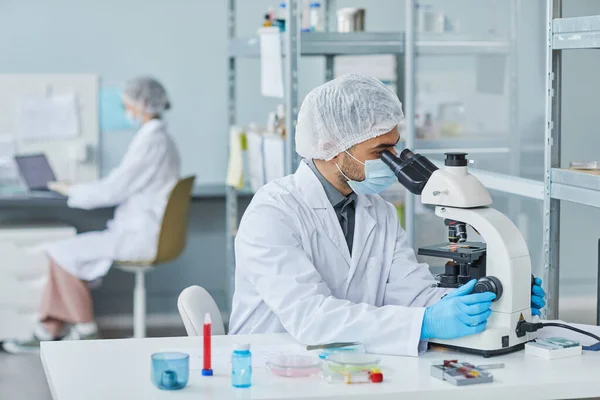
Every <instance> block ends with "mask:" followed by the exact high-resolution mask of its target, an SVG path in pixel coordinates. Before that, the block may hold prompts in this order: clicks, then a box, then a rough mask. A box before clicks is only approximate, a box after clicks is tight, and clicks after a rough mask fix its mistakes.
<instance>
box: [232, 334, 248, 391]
mask: <svg viewBox="0 0 600 400" xmlns="http://www.w3.org/2000/svg"><path fill="white" fill-rule="evenodd" d="M231 384H232V385H233V387H236V388H248V387H250V386H251V385H252V354H251V353H250V345H249V344H238V345H236V346H235V350H234V351H233V354H232V355H231Z"/></svg>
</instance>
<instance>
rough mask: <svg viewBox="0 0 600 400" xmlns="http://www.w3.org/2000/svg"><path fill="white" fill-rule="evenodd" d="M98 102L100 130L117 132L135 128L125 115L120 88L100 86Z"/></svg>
mask: <svg viewBox="0 0 600 400" xmlns="http://www.w3.org/2000/svg"><path fill="white" fill-rule="evenodd" d="M99 103H100V113H99V117H100V131H101V132H119V131H130V130H135V127H134V126H133V125H132V124H131V122H129V120H128V119H127V117H126V116H125V109H124V108H123V100H122V89H121V88H118V87H103V88H101V89H100V96H99Z"/></svg>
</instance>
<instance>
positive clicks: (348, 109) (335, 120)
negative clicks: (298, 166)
mask: <svg viewBox="0 0 600 400" xmlns="http://www.w3.org/2000/svg"><path fill="white" fill-rule="evenodd" d="M403 117H404V114H403V113H402V103H400V100H398V96H396V94H395V93H394V92H393V91H392V90H390V89H388V88H387V87H386V86H385V85H384V84H383V83H381V82H380V81H379V80H377V79H375V78H371V77H368V76H363V75H357V74H346V75H342V76H340V77H339V78H337V79H334V80H332V81H329V82H327V83H325V84H323V85H321V86H318V87H316V88H314V89H313V90H311V91H310V93H308V95H306V98H305V99H304V102H302V107H300V112H299V114H298V125H297V126H296V151H297V152H298V154H300V155H301V156H302V157H304V158H314V159H318V160H331V159H332V158H333V157H334V156H336V155H337V154H339V153H341V152H343V151H345V150H348V149H349V148H350V147H352V146H354V145H355V144H358V143H361V142H364V141H366V140H369V139H372V138H374V137H377V136H380V135H383V134H385V133H387V132H389V131H391V130H392V129H393V128H394V127H395V126H396V125H398V124H399V123H400V121H402V118H403Z"/></svg>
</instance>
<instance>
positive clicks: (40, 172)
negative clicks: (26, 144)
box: [15, 154, 56, 190]
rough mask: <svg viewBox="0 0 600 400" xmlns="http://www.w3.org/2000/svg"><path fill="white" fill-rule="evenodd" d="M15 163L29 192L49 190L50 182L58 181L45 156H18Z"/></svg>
mask: <svg viewBox="0 0 600 400" xmlns="http://www.w3.org/2000/svg"><path fill="white" fill-rule="evenodd" d="M15 162H16V163H17V167H18V168H19V172H20V173H21V176H22V177H23V180H24V181H25V184H26V185H27V187H28V188H29V190H47V185H48V182H51V181H55V180H56V176H54V172H53V171H52V168H51V167H50V164H49V163H48V159H47V158H46V155H45V154H34V155H29V156H16V157H15Z"/></svg>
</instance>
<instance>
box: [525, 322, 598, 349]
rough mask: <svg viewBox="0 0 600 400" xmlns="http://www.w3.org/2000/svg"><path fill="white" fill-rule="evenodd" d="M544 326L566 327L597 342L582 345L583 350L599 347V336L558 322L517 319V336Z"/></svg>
mask: <svg viewBox="0 0 600 400" xmlns="http://www.w3.org/2000/svg"><path fill="white" fill-rule="evenodd" d="M546 326H554V327H557V328H563V329H568V330H570V331H573V332H577V333H580V334H582V335H586V336H589V337H591V338H594V339H596V340H597V341H598V343H596V344H594V345H592V346H583V349H584V350H595V349H597V348H599V347H600V337H598V336H596V335H594V334H593V333H590V332H587V331H584V330H583V329H579V328H575V327H574V326H570V325H567V324H559V323H558V322H527V321H519V322H518V323H517V337H523V336H525V334H526V333H527V332H536V331H537V330H539V329H542V328H544V327H546Z"/></svg>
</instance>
